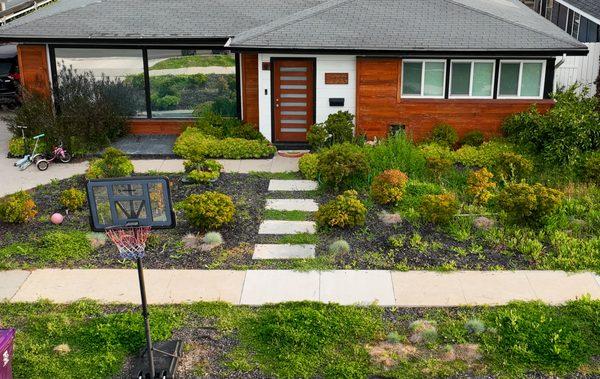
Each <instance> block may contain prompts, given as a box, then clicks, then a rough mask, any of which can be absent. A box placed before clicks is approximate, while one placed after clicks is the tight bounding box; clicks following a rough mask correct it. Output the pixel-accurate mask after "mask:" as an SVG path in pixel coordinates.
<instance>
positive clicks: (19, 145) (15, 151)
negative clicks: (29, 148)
mask: <svg viewBox="0 0 600 379" xmlns="http://www.w3.org/2000/svg"><path fill="white" fill-rule="evenodd" d="M8 153H9V154H10V155H11V156H13V157H22V156H23V155H25V141H24V140H23V138H22V137H13V138H11V139H10V140H9V141H8Z"/></svg>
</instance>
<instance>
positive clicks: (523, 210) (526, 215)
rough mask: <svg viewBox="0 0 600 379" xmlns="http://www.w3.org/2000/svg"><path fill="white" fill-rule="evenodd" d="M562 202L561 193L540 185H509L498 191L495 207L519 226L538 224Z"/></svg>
mask: <svg viewBox="0 0 600 379" xmlns="http://www.w3.org/2000/svg"><path fill="white" fill-rule="evenodd" d="M561 201H562V193H561V192H560V191H558V190H555V189H553V188H548V187H544V186H543V185H541V184H540V183H536V184H534V185H529V184H527V183H510V184H508V185H507V186H506V187H504V188H503V189H502V191H500V194H499V195H498V200H497V206H498V207H499V208H500V210H501V211H504V212H505V213H506V215H507V217H508V219H509V220H511V221H513V222H515V223H520V224H540V223H541V222H542V221H543V219H544V218H545V217H547V216H550V215H551V214H552V213H553V212H554V211H555V210H556V209H558V207H559V206H560V204H561Z"/></svg>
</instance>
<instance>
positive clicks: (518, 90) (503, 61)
mask: <svg viewBox="0 0 600 379" xmlns="http://www.w3.org/2000/svg"><path fill="white" fill-rule="evenodd" d="M503 63H519V82H518V83H517V95H516V96H515V95H500V83H502V64H503ZM523 63H541V64H542V74H541V75H540V93H539V94H538V96H521V95H520V93H521V81H522V79H523ZM545 79H546V61H544V60H512V59H506V60H501V61H500V67H499V70H498V90H497V92H496V96H497V98H498V99H524V100H526V99H542V98H543V97H544V82H545Z"/></svg>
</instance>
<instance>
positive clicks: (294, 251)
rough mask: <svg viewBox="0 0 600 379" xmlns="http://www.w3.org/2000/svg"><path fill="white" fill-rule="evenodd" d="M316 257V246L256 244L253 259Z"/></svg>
mask: <svg viewBox="0 0 600 379" xmlns="http://www.w3.org/2000/svg"><path fill="white" fill-rule="evenodd" d="M314 257H315V245H292V244H256V245H254V254H253V255H252V259H307V258H314Z"/></svg>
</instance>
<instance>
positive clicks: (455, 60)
mask: <svg viewBox="0 0 600 379" xmlns="http://www.w3.org/2000/svg"><path fill="white" fill-rule="evenodd" d="M454 62H456V63H469V62H470V63H471V72H470V76H469V94H468V95H453V94H452V64H453V63H454ZM475 63H492V65H493V66H492V90H491V91H490V95H489V96H473V73H474V72H475V70H474V68H475ZM495 84H496V60H495V59H451V60H450V81H449V86H448V99H493V98H494V86H495Z"/></svg>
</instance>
